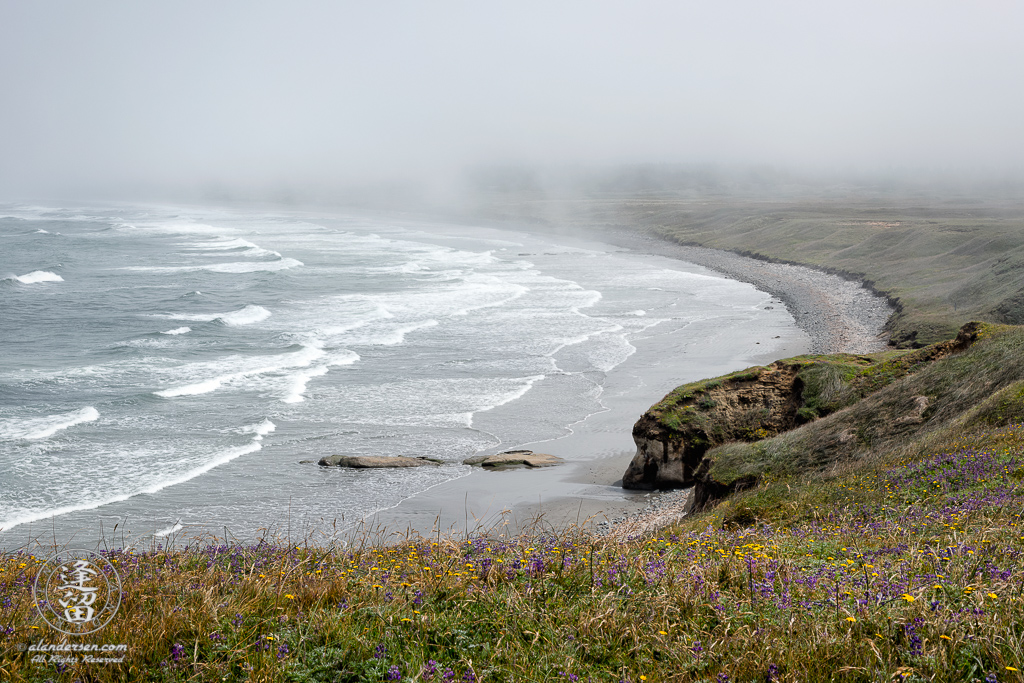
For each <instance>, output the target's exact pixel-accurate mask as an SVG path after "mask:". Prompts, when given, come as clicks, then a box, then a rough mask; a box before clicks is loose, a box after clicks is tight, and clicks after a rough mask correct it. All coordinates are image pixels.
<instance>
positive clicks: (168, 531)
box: [153, 522, 185, 538]
mask: <svg viewBox="0 0 1024 683" xmlns="http://www.w3.org/2000/svg"><path fill="white" fill-rule="evenodd" d="M184 528H185V527H183V526H182V525H181V522H175V523H174V524H173V525H172V526H169V527H167V528H166V529H161V530H160V531H157V532H155V533H154V534H153V536H154V537H155V538H164V537H166V536H170V535H171V534H173V533H175V532H177V531H181V530H182V529H184Z"/></svg>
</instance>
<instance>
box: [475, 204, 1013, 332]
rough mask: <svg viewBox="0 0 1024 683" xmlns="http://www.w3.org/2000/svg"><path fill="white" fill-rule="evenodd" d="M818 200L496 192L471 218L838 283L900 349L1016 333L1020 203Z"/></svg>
mask: <svg viewBox="0 0 1024 683" xmlns="http://www.w3.org/2000/svg"><path fill="white" fill-rule="evenodd" d="M827 194H828V193H827V192H825V191H822V190H820V189H819V190H815V191H805V192H804V193H803V196H779V197H777V198H774V199H764V198H760V197H757V196H755V195H743V194H736V195H734V196H726V193H723V192H718V193H717V194H716V193H710V192H691V193H689V194H687V193H680V194H674V193H673V192H672V191H670V190H660V191H655V192H637V193H635V194H631V193H630V192H627V191H622V190H616V189H614V188H613V189H612V191H609V192H601V193H595V196H593V197H591V198H587V199H576V200H564V199H538V198H525V197H518V196H513V195H501V194H500V193H499V194H496V195H493V196H489V197H488V198H487V199H486V200H485V201H483V200H482V201H481V206H480V208H479V213H480V215H483V216H491V217H496V218H503V219H505V220H514V221H518V222H529V223H532V224H535V225H537V224H539V225H544V226H546V228H547V229H549V230H551V231H560V230H563V231H569V232H571V231H574V230H580V229H584V230H585V229H588V228H598V229H606V230H610V231H612V232H614V231H617V230H621V229H623V228H626V229H629V230H634V231H640V232H643V233H647V234H650V235H653V236H657V237H660V238H663V239H666V240H669V241H673V242H677V243H679V244H684V245H696V246H703V247H711V248H715V249H724V250H728V251H733V252H736V253H740V254H744V255H748V256H755V257H758V258H763V259H768V260H774V261H783V262H789V263H798V264H802V265H808V266H813V267H817V268H821V269H824V270H828V271H830V272H835V273H841V274H844V275H848V276H850V277H853V278H856V279H860V280H863V281H865V282H867V283H869V284H870V285H871V286H872V287H874V288H875V289H876V290H878V291H880V292H883V293H886V294H887V295H889V296H890V297H891V299H892V300H893V301H894V302H895V303H896V305H897V307H898V309H899V310H898V311H897V313H896V314H895V315H894V316H893V317H892V318H891V319H890V321H889V324H888V325H887V327H888V331H889V333H890V335H891V337H890V339H891V340H892V341H893V342H894V343H896V344H898V345H900V346H901V347H919V346H923V345H927V344H931V343H934V342H938V341H942V340H943V339H949V338H950V337H952V336H953V335H954V334H956V330H957V329H959V328H960V326H962V325H963V324H964V323H966V322H968V321H969V320H982V321H986V322H994V323H1004V324H1014V325H1016V324H1024V283H1022V282H1021V280H1020V276H1019V274H1020V273H1021V272H1022V269H1024V203H1022V202H1021V201H1019V200H1007V199H988V198H984V197H980V196H971V195H960V196H957V195H956V194H952V193H951V194H949V195H934V194H933V195H923V194H917V195H914V194H910V193H900V192H895V191H893V192H884V191H878V190H877V188H873V189H872V190H871V191H865V190H864V189H863V188H861V191H860V192H856V193H855V192H850V193H846V194H840V195H837V196H834V197H833V196H827ZM513 208H514V210H512V209H513Z"/></svg>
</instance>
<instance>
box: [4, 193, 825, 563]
mask: <svg viewBox="0 0 1024 683" xmlns="http://www.w3.org/2000/svg"><path fill="white" fill-rule="evenodd" d="M0 278H2V279H0V349H2V353H0V529H2V531H0V547H17V546H20V545H22V544H24V543H26V542H27V541H28V540H30V539H32V538H38V537H39V536H41V535H46V536H47V537H49V536H50V535H53V536H54V537H55V538H56V537H60V538H61V539H71V538H74V539H76V540H77V541H79V542H80V543H85V544H86V545H88V544H90V543H94V542H95V540H96V539H97V538H100V537H103V538H108V537H110V536H111V534H115V533H116V535H117V536H118V537H120V538H123V534H124V533H125V531H126V529H127V530H128V533H129V534H130V535H131V536H132V537H133V538H146V537H148V538H155V539H161V538H165V537H167V536H168V535H169V534H172V533H175V532H178V531H180V530H187V531H191V532H196V533H200V532H206V533H212V534H222V533H224V534H230V535H231V537H233V538H240V539H242V538H253V537H255V536H256V535H259V534H260V533H265V532H266V530H268V529H271V530H282V529H283V528H284V527H285V526H286V525H287V527H289V529H290V530H295V529H302V530H305V531H309V530H310V529H313V528H334V529H336V528H338V526H339V525H341V526H346V525H349V526H350V525H351V524H353V523H355V522H357V521H358V520H360V519H363V518H365V517H366V516H367V515H373V514H374V513H379V512H381V511H386V510H388V509H391V508H394V507H395V506H397V505H399V503H402V502H403V501H405V505H407V506H408V505H409V504H410V503H409V501H410V500H411V501H415V500H416V497H417V496H418V495H420V494H422V493H423V492H425V491H428V490H431V489H434V488H435V487H438V486H440V485H444V484H445V483H446V482H451V481H453V480H457V479H460V478H465V477H467V476H469V475H470V472H471V469H470V468H469V467H467V466H464V465H462V464H461V461H462V460H463V459H464V458H466V457H469V456H471V455H474V454H477V453H492V452H499V451H503V450H509V449H513V448H516V447H522V446H524V445H526V444H536V443H542V444H544V446H545V447H544V448H543V449H542V450H544V451H545V452H551V453H556V454H558V451H559V443H560V440H562V439H565V438H567V437H570V436H571V435H573V434H574V433H577V432H579V431H580V425H586V424H587V423H588V420H593V419H595V416H601V419H603V420H604V421H605V423H606V424H610V425H611V426H610V427H609V428H608V429H607V430H606V431H611V432H615V435H614V437H609V439H610V440H609V441H608V442H607V445H605V444H604V442H602V441H601V439H600V438H598V439H597V440H594V439H591V440H590V442H589V443H590V444H592V447H588V448H582V449H581V448H579V447H576V448H567V449H563V450H564V451H565V453H562V454H563V455H564V456H565V457H567V458H568V459H570V460H586V459H587V458H600V457H606V456H607V455H608V454H609V453H611V452H612V451H615V450H616V449H618V450H620V451H621V450H622V449H623V448H628V445H629V431H630V428H631V426H632V422H633V421H634V420H635V419H636V418H637V417H639V412H642V410H643V408H644V407H645V406H646V405H650V404H651V403H654V402H655V401H657V400H658V399H659V398H660V397H661V396H662V395H663V394H664V393H665V391H667V390H669V389H671V388H672V386H675V385H676V384H678V383H680V382H682V381H688V380H691V379H696V378H699V377H703V376H708V375H709V374H720V372H726V371H729V370H732V369H738V368H741V367H745V366H747V365H750V364H752V361H753V360H756V359H757V358H762V357H763V358H770V357H771V356H772V354H773V353H780V352H781V351H783V350H785V351H786V353H788V354H789V355H792V353H799V352H801V351H802V350H803V347H802V346H801V345H802V344H803V345H804V346H806V344H805V340H802V339H801V338H800V336H799V335H800V334H801V333H799V332H798V331H797V330H796V329H795V327H794V326H793V321H792V318H791V317H790V316H789V314H788V313H787V312H786V311H785V309H784V307H783V306H782V305H781V303H780V302H778V301H777V300H774V299H772V297H771V296H770V295H768V294H765V293H763V292H759V291H757V290H756V289H754V288H753V287H752V286H750V285H747V284H744V283H741V282H737V281H735V280H730V279H727V278H724V277H719V276H716V275H714V274H713V273H710V272H708V271H705V270H704V269H702V268H699V267H697V266H692V265H689V264H685V263H682V262H678V261H672V260H671V259H665V258H659V257H656V256H648V255H644V254H638V253H633V252H629V251H627V250H623V249H619V248H616V247H611V246H608V245H604V244H601V243H600V242H594V241H591V240H588V239H585V238H582V237H581V238H568V237H558V236H545V235H539V234H534V233H527V232H522V231H516V230H512V229H499V228H494V227H482V226H474V225H462V224H446V223H441V222H429V221H422V220H420V221H417V220H411V219H401V218H387V217H381V216H360V215H356V214H345V213H342V212H336V213H331V212H295V211H284V210H282V211H280V212H276V213H275V212H272V211H270V212H268V211H264V212H259V211H255V210H240V209H231V210H228V209H218V208H208V207H206V208H204V207H173V206H172V207H168V206H150V205H147V206H125V205H112V206H88V207H75V206H50V207H41V206H26V205H0ZM787 344H788V346H786V348H785V349H783V348H782V347H783V346H785V345H787ZM755 345H756V346H755ZM623 397H628V399H629V400H628V401H625V402H623V400H622V399H623ZM617 399H619V400H618V403H616V400H617ZM616 411H617V412H616ZM638 411H639V412H638ZM610 418H614V421H613V422H609V419H610ZM534 450H541V449H538V448H534ZM335 453H344V454H353V455H385V456H391V455H410V456H427V457H431V458H437V459H441V460H444V461H445V462H446V463H447V464H446V465H444V466H440V467H421V468H415V469H403V470H364V471H350V470H339V469H327V468H321V467H318V466H317V465H316V464H315V461H316V460H318V459H319V458H321V457H323V456H326V455H331V454H335ZM303 461H306V462H303ZM308 461H313V462H312V463H310V462H308ZM115 527H117V531H116V532H115V531H114V530H115Z"/></svg>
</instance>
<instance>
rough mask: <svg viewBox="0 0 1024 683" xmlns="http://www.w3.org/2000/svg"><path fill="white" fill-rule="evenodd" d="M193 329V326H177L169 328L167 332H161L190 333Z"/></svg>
mask: <svg viewBox="0 0 1024 683" xmlns="http://www.w3.org/2000/svg"><path fill="white" fill-rule="evenodd" d="M191 331H192V328H191V327H175V328H174V329H173V330H167V331H166V332H161V333H160V334H188V333H189V332H191Z"/></svg>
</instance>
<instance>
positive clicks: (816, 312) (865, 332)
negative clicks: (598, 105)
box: [594, 230, 894, 540]
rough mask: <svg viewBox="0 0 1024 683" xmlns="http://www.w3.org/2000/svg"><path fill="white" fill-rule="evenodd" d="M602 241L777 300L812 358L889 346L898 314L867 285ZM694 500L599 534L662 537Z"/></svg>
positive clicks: (613, 236) (674, 496)
mask: <svg viewBox="0 0 1024 683" xmlns="http://www.w3.org/2000/svg"><path fill="white" fill-rule="evenodd" d="M599 239H600V240H601V241H603V242H607V243H609V244H613V245H615V246H619V247H625V248H628V249H631V250H634V251H639V252H642V253H646V254H654V255H658V256H668V257H671V258H676V259H679V260H681V261H687V262H689V263H694V264H696V265H699V266H703V267H705V268H708V269H710V270H713V271H716V272H718V273H721V274H723V275H726V276H728V277H731V278H733V279H736V280H740V281H741V282H748V283H750V284H752V285H754V286H755V287H757V288H758V289H760V290H761V291H763V292H767V293H769V294H771V295H773V296H775V297H776V298H778V299H779V300H780V301H782V302H783V303H785V305H786V308H787V309H788V310H789V312H790V313H791V314H792V315H793V318H794V319H795V321H796V324H797V326H798V327H799V328H800V329H802V330H804V331H805V332H806V333H807V335H808V336H809V337H810V338H811V346H810V349H809V353H812V354H827V353H872V352H875V351H882V350H884V349H885V348H886V347H887V345H888V340H887V338H886V335H885V332H884V326H885V323H886V321H887V320H888V319H889V317H890V316H891V315H892V314H893V312H894V309H893V308H892V306H891V305H890V304H889V302H888V300H887V299H886V298H885V297H884V296H880V295H878V294H875V293H874V292H871V291H870V290H868V289H867V288H866V287H865V286H864V285H863V283H859V282H854V281H851V280H847V279H845V278H843V277H841V276H839V275H835V274H832V273H826V272H823V271H820V270H815V269H814V268H809V267H807V266H796V265H791V264H786V263H772V262H769V261H761V260H758V259H754V258H751V257H748V256H741V255H740V254H735V253H733V252H729V251H722V250H719V249H709V248H706V247H691V246H683V245H679V244H675V243H673V242H669V241H668V240H663V239H659V238H656V237H651V236H649V235H645V234H641V233H635V232H627V231H620V230H616V231H607V232H606V231H602V234H601V236H600V237H599ZM655 398H656V397H655ZM652 400H654V399H652ZM691 494H692V489H682V490H675V491H666V492H664V493H660V494H658V495H657V496H655V497H654V500H652V501H651V502H649V503H648V504H647V505H645V506H644V507H643V508H641V509H640V510H637V511H635V512H632V513H629V514H624V515H622V516H619V517H615V518H612V519H610V520H607V521H602V522H598V523H597V524H596V525H595V529H594V530H595V532H596V533H598V534H599V535H604V536H609V537H611V538H617V539H620V540H625V539H629V538H636V537H639V536H642V535H643V534H646V533H650V532H653V531H657V530H658V529H662V528H664V527H666V526H668V525H670V524H673V523H675V522H678V521H679V520H680V519H682V518H683V517H685V516H686V512H687V509H688V508H689V506H690V500H691Z"/></svg>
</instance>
